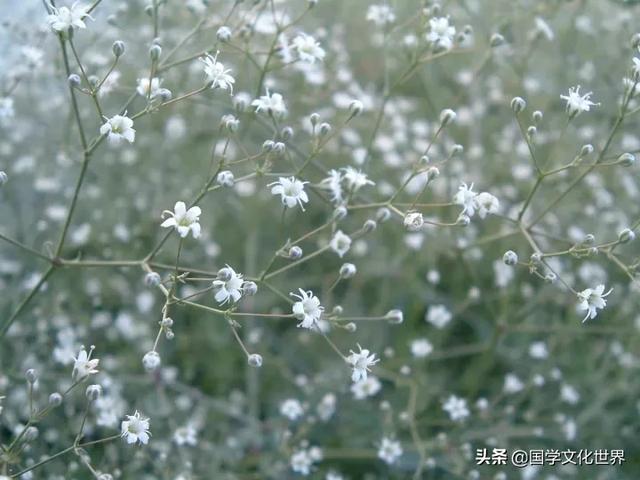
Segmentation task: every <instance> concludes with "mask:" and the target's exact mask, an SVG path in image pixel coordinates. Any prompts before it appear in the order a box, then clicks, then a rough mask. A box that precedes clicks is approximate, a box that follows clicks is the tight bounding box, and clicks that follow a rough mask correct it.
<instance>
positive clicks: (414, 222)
mask: <svg viewBox="0 0 640 480" xmlns="http://www.w3.org/2000/svg"><path fill="white" fill-rule="evenodd" d="M403 224H404V227H405V228H406V229H407V230H409V231H410V232H417V231H419V230H420V229H421V228H422V226H423V225H424V217H423V216H422V214H421V213H420V212H409V213H407V214H406V215H405V216H404V220H403Z"/></svg>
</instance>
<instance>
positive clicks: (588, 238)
mask: <svg viewBox="0 0 640 480" xmlns="http://www.w3.org/2000/svg"><path fill="white" fill-rule="evenodd" d="M595 241H596V237H595V236H594V235H593V234H592V233H587V234H586V235H585V236H584V238H583V239H582V243H583V244H584V245H593V242H595Z"/></svg>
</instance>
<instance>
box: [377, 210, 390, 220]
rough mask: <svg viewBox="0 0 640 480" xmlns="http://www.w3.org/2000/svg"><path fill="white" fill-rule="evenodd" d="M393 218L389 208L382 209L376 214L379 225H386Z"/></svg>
mask: <svg viewBox="0 0 640 480" xmlns="http://www.w3.org/2000/svg"><path fill="white" fill-rule="evenodd" d="M390 218H391V210H389V209H388V208H387V207H381V208H379V209H378V211H377V212H376V221H377V222H378V223H384V222H386V221H387V220H389V219H390Z"/></svg>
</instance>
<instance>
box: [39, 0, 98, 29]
mask: <svg viewBox="0 0 640 480" xmlns="http://www.w3.org/2000/svg"><path fill="white" fill-rule="evenodd" d="M49 8H50V9H51V14H50V15H48V16H47V23H48V24H49V26H50V27H51V30H53V31H54V32H59V33H60V32H68V31H69V30H71V29H74V28H87V25H86V24H85V23H84V19H85V18H91V16H90V15H89V13H88V12H89V7H86V6H84V5H79V4H78V2H76V3H74V4H73V5H71V8H69V7H60V8H56V7H54V6H52V5H49Z"/></svg>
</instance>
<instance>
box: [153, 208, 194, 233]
mask: <svg viewBox="0 0 640 480" xmlns="http://www.w3.org/2000/svg"><path fill="white" fill-rule="evenodd" d="M201 213H202V210H200V207H191V208H190V209H189V210H187V206H186V205H185V203H184V202H176V204H175V206H174V208H173V212H172V211H171V210H165V211H164V212H162V218H165V217H169V218H167V219H166V220H165V221H164V222H162V224H161V225H160V226H161V227H164V228H169V227H173V228H175V229H176V231H177V232H178V235H180V237H181V238H185V237H186V236H187V235H189V232H191V234H192V235H193V238H198V237H200V230H201V229H200V214H201Z"/></svg>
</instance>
